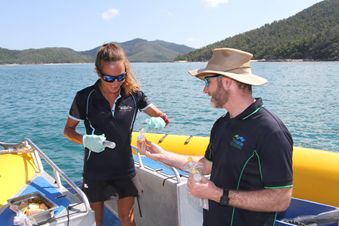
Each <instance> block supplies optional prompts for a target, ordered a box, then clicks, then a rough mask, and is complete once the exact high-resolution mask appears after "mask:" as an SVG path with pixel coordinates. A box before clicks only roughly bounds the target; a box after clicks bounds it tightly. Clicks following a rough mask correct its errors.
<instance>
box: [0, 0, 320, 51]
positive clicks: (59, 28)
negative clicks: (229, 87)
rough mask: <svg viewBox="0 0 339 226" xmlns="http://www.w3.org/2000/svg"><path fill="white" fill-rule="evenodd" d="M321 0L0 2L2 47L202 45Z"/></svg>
mask: <svg viewBox="0 0 339 226" xmlns="http://www.w3.org/2000/svg"><path fill="white" fill-rule="evenodd" d="M318 2H321V0H114V1H113V0H0V27H1V30H0V47H1V48H6V49H11V50H14V49H16V50H23V49H29V48H34V49H36V48H45V47H67V48H72V49H74V50H76V51H84V50H90V49H93V48H95V47H97V46H100V45H102V44H103V43H106V42H110V41H113V42H126V41H129V40H132V39H135V38H142V39H145V40H148V41H154V40H163V41H167V42H173V43H176V44H183V45H187V46H189V47H193V48H201V47H204V46H206V45H209V44H212V43H214V42H217V41H221V40H224V39H225V38H228V37H231V36H234V35H237V34H240V33H243V32H246V31H249V30H252V29H255V28H259V27H261V26H263V25H265V24H269V23H272V22H273V21H277V20H281V19H286V18H288V17H290V16H293V15H295V14H296V13H298V12H300V11H302V10H303V9H306V8H308V7H310V6H312V5H314V4H315V3H318Z"/></svg>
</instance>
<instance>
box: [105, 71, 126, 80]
mask: <svg viewBox="0 0 339 226" xmlns="http://www.w3.org/2000/svg"><path fill="white" fill-rule="evenodd" d="M126 74H127V73H126V72H124V73H122V74H121V75H118V76H112V75H104V76H103V80H104V81H105V82H110V83H112V82H114V81H115V80H118V82H121V81H123V80H124V79H125V76H126Z"/></svg>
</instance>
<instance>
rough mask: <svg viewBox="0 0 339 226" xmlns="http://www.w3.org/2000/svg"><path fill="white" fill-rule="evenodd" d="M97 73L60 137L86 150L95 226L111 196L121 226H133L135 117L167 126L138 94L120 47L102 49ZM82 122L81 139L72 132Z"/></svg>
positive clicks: (77, 98) (86, 183) (76, 101)
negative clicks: (146, 117) (149, 118)
mask: <svg viewBox="0 0 339 226" xmlns="http://www.w3.org/2000/svg"><path fill="white" fill-rule="evenodd" d="M95 67H96V71H97V74H98V76H99V79H98V80H97V82H96V83H95V84H94V85H92V86H89V87H87V88H85V89H82V90H80V91H78V92H77V94H76V96H75V98H74V100H73V103H72V106H71V109H70V111H69V117H68V119H67V122H66V125H65V129H64V135H65V137H66V138H68V139H69V140H71V141H73V142H75V143H78V144H83V145H84V147H85V156H84V170H83V186H82V189H83V191H84V192H85V194H86V196H87V197H88V199H89V202H90V205H91V208H92V209H93V210H94V212H95V220H96V224H97V226H101V224H102V219H103V207H104V201H105V200H107V199H109V198H110V197H111V196H112V195H118V196H119V199H118V215H119V219H120V221H121V225H122V226H125V225H126V226H127V225H135V222H134V209H133V205H134V197H136V196H137V195H138V191H137V188H136V187H135V185H134V183H133V182H132V180H133V177H134V176H135V168H134V161H133V156H132V151H131V146H130V143H131V133H132V130H133V124H134V121H135V118H136V115H137V111H138V110H141V111H144V112H145V113H146V114H148V115H149V116H152V117H162V118H163V119H164V121H165V122H166V125H167V124H168V123H169V120H168V118H167V116H166V115H165V114H164V113H163V112H161V111H160V110H159V109H158V108H157V107H156V106H155V105H153V104H151V103H150V101H149V100H148V98H147V96H146V95H145V94H144V93H143V92H142V91H141V90H140V88H139V85H138V84H137V82H136V80H135V79H134V77H133V74H132V70H131V66H130V64H129V61H128V59H127V57H126V54H125V52H124V50H123V49H122V48H121V47H120V46H118V45H116V44H114V43H107V44H104V45H103V46H102V47H101V48H100V49H99V51H98V54H97V57H96V61H95ZM80 121H84V124H85V127H86V134H85V135H82V134H80V133H78V132H77V131H76V128H77V126H78V124H79V122H80ZM105 140H108V141H111V142H114V143H115V147H114V146H113V147H112V146H111V147H104V145H103V141H105ZM114 143H113V144H114Z"/></svg>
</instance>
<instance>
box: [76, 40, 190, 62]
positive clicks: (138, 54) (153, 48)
mask: <svg viewBox="0 0 339 226" xmlns="http://www.w3.org/2000/svg"><path fill="white" fill-rule="evenodd" d="M119 45H121V46H122V47H123V48H124V50H125V52H126V54H127V56H128V58H129V60H130V61H131V62H168V61H173V60H174V59H175V58H176V57H177V56H178V55H183V54H187V53H189V52H191V51H193V50H194V49H193V48H190V47H188V46H185V45H178V44H175V43H170V42H165V41H159V40H156V41H147V40H144V39H140V38H137V39H133V40H131V41H127V42H122V43H119ZM98 48H99V47H96V48H94V49H91V50H88V51H84V52H82V54H85V55H87V56H90V57H91V58H92V59H93V60H94V59H95V56H96V53H97V51H98Z"/></svg>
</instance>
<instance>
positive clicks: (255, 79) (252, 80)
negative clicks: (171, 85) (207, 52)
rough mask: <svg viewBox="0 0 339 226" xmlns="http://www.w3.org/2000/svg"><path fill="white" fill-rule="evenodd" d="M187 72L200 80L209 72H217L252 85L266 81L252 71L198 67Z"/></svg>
mask: <svg viewBox="0 0 339 226" xmlns="http://www.w3.org/2000/svg"><path fill="white" fill-rule="evenodd" d="M188 73H190V74H191V75H192V76H194V77H196V78H198V79H201V80H203V79H204V78H205V77H206V76H208V75H210V74H219V75H224V76H226V77H229V78H231V79H234V80H236V81H238V82H241V83H245V84H249V85H254V86H259V85H263V84H265V83H266V82H267V80H266V79H264V78H263V77H260V76H258V75H255V74H252V73H246V74H236V73H231V72H224V71H214V70H198V69H196V70H191V71H188Z"/></svg>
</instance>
